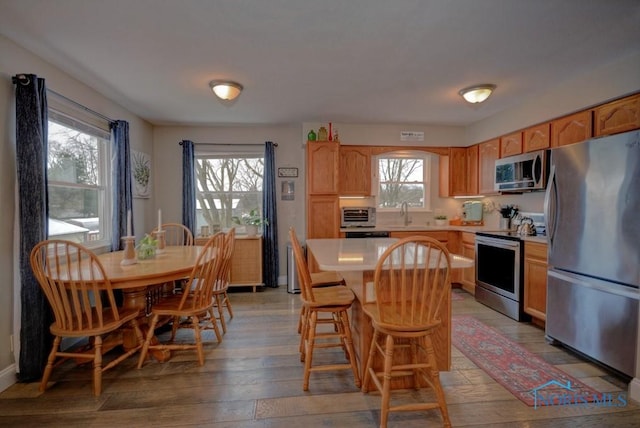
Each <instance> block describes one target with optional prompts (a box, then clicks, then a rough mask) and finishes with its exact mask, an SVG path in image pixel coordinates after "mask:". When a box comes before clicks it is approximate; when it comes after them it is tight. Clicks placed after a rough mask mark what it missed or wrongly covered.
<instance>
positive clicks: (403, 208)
mask: <svg viewBox="0 0 640 428" xmlns="http://www.w3.org/2000/svg"><path fill="white" fill-rule="evenodd" d="M400 217H402V221H403V222H404V225H405V226H408V225H409V223H411V219H410V218H409V204H407V201H402V203H401V204H400Z"/></svg>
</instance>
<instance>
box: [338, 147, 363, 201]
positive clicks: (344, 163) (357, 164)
mask: <svg viewBox="0 0 640 428" xmlns="http://www.w3.org/2000/svg"><path fill="white" fill-rule="evenodd" d="M339 153H340V175H339V180H338V181H339V189H340V192H339V193H340V195H341V196H370V195H371V148H370V147H367V146H340V150H339Z"/></svg>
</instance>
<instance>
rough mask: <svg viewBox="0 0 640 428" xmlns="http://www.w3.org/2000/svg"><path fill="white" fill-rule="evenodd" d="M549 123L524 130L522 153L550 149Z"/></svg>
mask: <svg viewBox="0 0 640 428" xmlns="http://www.w3.org/2000/svg"><path fill="white" fill-rule="evenodd" d="M550 130H551V123H543V124H541V125H536V126H532V127H531V128H527V129H525V130H524V136H523V138H524V141H523V144H524V151H525V152H533V151H536V150H544V149H548V148H549V147H551V132H550Z"/></svg>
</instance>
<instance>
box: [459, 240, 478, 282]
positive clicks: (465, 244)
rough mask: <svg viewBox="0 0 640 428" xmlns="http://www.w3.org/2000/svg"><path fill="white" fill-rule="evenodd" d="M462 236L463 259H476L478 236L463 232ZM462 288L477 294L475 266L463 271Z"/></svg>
mask: <svg viewBox="0 0 640 428" xmlns="http://www.w3.org/2000/svg"><path fill="white" fill-rule="evenodd" d="M461 235H462V248H461V249H462V251H461V255H462V256H463V257H468V258H470V259H471V260H475V259H476V234H475V233H471V232H461ZM460 283H461V284H462V288H463V289H464V290H465V291H466V292H467V293H470V294H472V295H475V294H476V268H475V265H474V266H473V267H470V268H466V269H462V277H461V278H460Z"/></svg>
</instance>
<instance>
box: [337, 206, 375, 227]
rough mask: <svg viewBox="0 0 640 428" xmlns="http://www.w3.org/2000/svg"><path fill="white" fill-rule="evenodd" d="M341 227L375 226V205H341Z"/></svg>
mask: <svg viewBox="0 0 640 428" xmlns="http://www.w3.org/2000/svg"><path fill="white" fill-rule="evenodd" d="M341 213H342V215H341V218H340V226H341V227H375V225H376V209H375V207H342V209H341Z"/></svg>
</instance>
